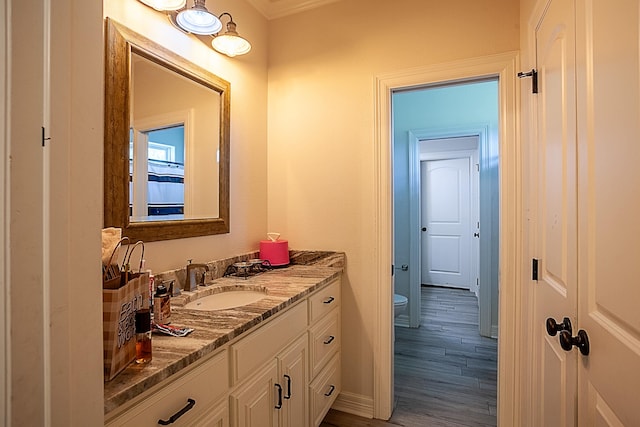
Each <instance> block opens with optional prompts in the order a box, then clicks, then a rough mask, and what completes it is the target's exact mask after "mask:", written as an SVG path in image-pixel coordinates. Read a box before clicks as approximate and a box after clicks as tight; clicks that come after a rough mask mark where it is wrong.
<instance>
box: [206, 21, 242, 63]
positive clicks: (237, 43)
mask: <svg viewBox="0 0 640 427" xmlns="http://www.w3.org/2000/svg"><path fill="white" fill-rule="evenodd" d="M211 46H213V48H214V49H215V50H217V51H218V52H220V53H224V54H225V55H227V56H230V57H234V56H236V55H244V54H245V53H248V52H249V51H250V50H251V43H249V42H248V41H247V40H245V39H243V38H242V37H240V35H238V32H237V31H236V24H235V22H233V21H231V22H228V23H227V31H226V32H225V33H224V34H220V35H219V36H216V37H215V38H214V39H213V41H212V42H211Z"/></svg>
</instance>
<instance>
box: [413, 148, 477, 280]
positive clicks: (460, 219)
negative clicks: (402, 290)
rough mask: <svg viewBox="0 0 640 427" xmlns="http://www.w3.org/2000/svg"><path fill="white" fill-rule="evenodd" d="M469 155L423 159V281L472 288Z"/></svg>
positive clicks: (421, 163) (421, 180)
mask: <svg viewBox="0 0 640 427" xmlns="http://www.w3.org/2000/svg"><path fill="white" fill-rule="evenodd" d="M469 166H470V165H469V158H468V157H467V158H458V159H447V160H428V161H424V162H420V186H421V201H420V204H421V215H422V230H423V233H422V236H423V237H422V251H421V252H422V283H423V284H432V285H439V286H451V287H457V288H465V289H470V288H471V274H470V271H471V224H470V221H471V216H470V213H471V207H470V205H471V197H470V186H471V182H470V176H469Z"/></svg>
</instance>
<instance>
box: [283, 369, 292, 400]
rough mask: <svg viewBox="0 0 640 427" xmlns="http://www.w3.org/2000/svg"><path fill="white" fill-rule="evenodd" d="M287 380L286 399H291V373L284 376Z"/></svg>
mask: <svg viewBox="0 0 640 427" xmlns="http://www.w3.org/2000/svg"><path fill="white" fill-rule="evenodd" d="M284 377H285V379H286V380H287V394H285V395H284V398H285V399H291V377H290V376H289V375H285V376H284Z"/></svg>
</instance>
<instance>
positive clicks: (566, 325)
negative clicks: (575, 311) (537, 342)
mask: <svg viewBox="0 0 640 427" xmlns="http://www.w3.org/2000/svg"><path fill="white" fill-rule="evenodd" d="M560 331H567V332H569V336H571V334H572V333H573V330H572V329H571V320H569V318H568V317H565V318H564V319H562V323H557V322H556V321H555V319H553V318H551V317H549V318H548V319H547V333H548V334H549V335H551V336H552V337H555V336H556V335H557V334H558V332H560Z"/></svg>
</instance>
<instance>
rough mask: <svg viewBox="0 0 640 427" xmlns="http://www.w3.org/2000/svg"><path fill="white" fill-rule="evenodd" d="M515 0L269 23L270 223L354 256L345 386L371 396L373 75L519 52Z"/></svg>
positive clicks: (390, 6) (298, 244)
mask: <svg viewBox="0 0 640 427" xmlns="http://www.w3.org/2000/svg"><path fill="white" fill-rule="evenodd" d="M518 40H519V8H518V2H517V1H513V0H493V1H490V0H484V1H477V0H460V1H456V2H435V1H428V2H427V1H424V0H401V1H395V2H393V3H390V2H383V1H381V0H349V1H341V2H337V3H333V4H330V5H327V6H325V7H322V8H319V9H315V10H311V11H309V12H305V13H301V14H299V15H295V16H292V17H285V18H281V19H278V20H274V21H271V22H270V23H269V104H268V105H269V107H268V112H269V145H268V167H269V171H268V178H269V180H268V215H269V221H268V227H269V230H272V231H277V232H280V233H282V235H283V237H285V238H287V239H289V242H290V246H291V247H293V248H299V249H307V248H313V249H331V250H339V251H345V252H346V254H347V273H346V276H345V280H344V287H343V298H344V306H343V333H344V339H343V341H342V343H343V344H342V346H343V351H344V353H343V354H344V356H343V359H342V360H343V368H342V372H343V376H344V378H343V388H344V391H345V392H347V393H352V394H353V395H355V396H356V398H362V399H363V400H361V402H363V403H366V402H367V399H369V398H372V397H373V348H372V342H373V336H372V331H373V327H374V324H375V322H376V312H375V308H374V303H375V295H374V292H375V290H374V288H373V281H374V275H373V266H372V260H373V254H374V245H375V242H376V238H375V237H376V236H375V235H374V233H375V227H376V224H374V212H375V210H376V205H375V194H374V178H375V176H374V163H375V157H374V156H375V153H374V134H373V132H374V107H375V105H374V98H373V96H374V84H373V83H374V77H375V76H376V75H379V74H382V73H386V72H394V71H399V70H403V69H407V68H410V67H416V66H424V65H429V64H435V63H440V62H447V61H452V60H457V59H464V58H471V57H478V56H484V55H489V54H493V53H499V52H507V51H513V50H517V49H518V47H519V45H518Z"/></svg>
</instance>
